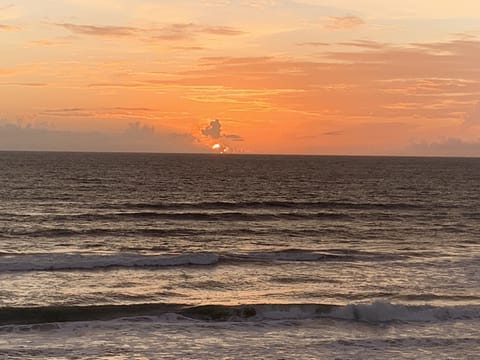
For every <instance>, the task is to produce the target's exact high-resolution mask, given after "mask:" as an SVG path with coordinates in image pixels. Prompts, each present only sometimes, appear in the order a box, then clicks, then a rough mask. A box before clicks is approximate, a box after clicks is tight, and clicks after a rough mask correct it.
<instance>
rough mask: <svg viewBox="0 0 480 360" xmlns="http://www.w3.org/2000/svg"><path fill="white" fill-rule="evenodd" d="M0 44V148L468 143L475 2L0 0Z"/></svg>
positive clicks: (477, 62)
mask: <svg viewBox="0 0 480 360" xmlns="http://www.w3.org/2000/svg"><path fill="white" fill-rule="evenodd" d="M0 44H1V57H0V149H3V150H74V151H78V150H80V151H149V152H150V151H152V152H215V151H227V152H233V153H300V154H359V155H360V154H395V155H467V156H480V105H479V103H480V1H476V0H456V1H444V0H435V1H433V0H403V1H385V0H383V1H381V0H361V1H358V0H335V1H334V0H257V1H254V0H157V1H154V0H150V1H147V0H48V1H47V0H45V1H36V0H0ZM214 144H220V145H219V146H216V149H212V146H213V145H214Z"/></svg>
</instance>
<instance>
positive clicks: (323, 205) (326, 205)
mask: <svg viewBox="0 0 480 360" xmlns="http://www.w3.org/2000/svg"><path fill="white" fill-rule="evenodd" d="M101 207H102V208H105V209H151V210H172V209H179V210H180V209H202V210H216V209H219V210H222V209H298V208H302V209H417V208H422V207H423V205H421V204H413V203H381V202H366V203H358V202H348V201H291V200H265V201H237V202H233V201H232V202H230V201H200V202H178V203H145V202H142V203H133V202H130V203H121V204H103V205H102V206H101Z"/></svg>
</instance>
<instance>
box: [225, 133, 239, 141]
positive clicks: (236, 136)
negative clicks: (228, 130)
mask: <svg viewBox="0 0 480 360" xmlns="http://www.w3.org/2000/svg"><path fill="white" fill-rule="evenodd" d="M223 137H225V138H227V139H230V140H232V141H243V138H242V137H241V136H240V135H236V134H228V135H223Z"/></svg>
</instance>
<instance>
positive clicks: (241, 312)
mask: <svg viewBox="0 0 480 360" xmlns="http://www.w3.org/2000/svg"><path fill="white" fill-rule="evenodd" d="M172 314H173V316H172ZM165 315H168V318H169V319H175V320H187V321H188V320H196V321H265V320H304V319H322V318H329V319H337V320H345V321H360V322H367V323H373V324H375V323H388V322H394V321H400V322H438V321H449V320H468V319H470V320H472V319H480V305H463V306H430V305H404V304H392V303H388V302H374V303H360V304H347V305H334V304H252V305H233V306H229V305H201V306H189V305H186V304H169V303H153V304H132V305H91V306H45V307H10V308H0V325H20V324H39V323H56V322H70V321H93V320H112V319H125V318H127V319H128V318H132V319H133V318H137V319H136V321H138V317H145V318H147V317H148V319H149V320H154V319H153V317H160V319H162V316H165ZM163 318H165V317H163Z"/></svg>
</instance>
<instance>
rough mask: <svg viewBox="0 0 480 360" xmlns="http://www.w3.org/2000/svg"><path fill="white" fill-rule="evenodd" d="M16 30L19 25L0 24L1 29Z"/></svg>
mask: <svg viewBox="0 0 480 360" xmlns="http://www.w3.org/2000/svg"><path fill="white" fill-rule="evenodd" d="M2 30H3V31H15V30H18V27H17V26H12V25H5V24H0V31H2Z"/></svg>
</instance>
